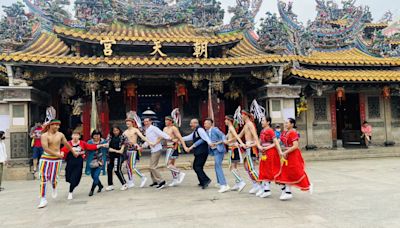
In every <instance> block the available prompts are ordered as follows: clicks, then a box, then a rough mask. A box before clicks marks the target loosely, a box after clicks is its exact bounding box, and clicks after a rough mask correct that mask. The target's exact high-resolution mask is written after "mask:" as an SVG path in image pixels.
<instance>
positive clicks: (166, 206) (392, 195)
mask: <svg viewBox="0 0 400 228" xmlns="http://www.w3.org/2000/svg"><path fill="white" fill-rule="evenodd" d="M399 164H400V158H373V159H359V160H336V161H310V162H308V163H307V170H308V174H309V176H310V179H311V181H312V182H313V183H314V186H315V187H314V194H313V195H310V194H308V193H306V192H300V191H298V190H295V191H294V198H293V200H292V201H286V202H282V201H279V190H278V186H275V185H274V186H273V189H272V191H273V195H272V196H271V197H270V198H265V199H261V198H257V197H255V196H254V195H250V194H248V192H247V191H248V190H249V187H246V188H245V190H244V191H243V192H242V193H240V194H239V193H238V192H228V193H224V194H219V193H217V189H216V188H215V187H214V184H215V181H213V182H212V184H211V186H210V187H209V188H208V189H206V190H202V189H200V188H199V187H197V186H196V185H197V179H196V176H195V173H194V172H193V171H192V170H186V171H185V172H186V174H187V175H186V179H185V180H184V182H183V183H182V185H181V186H179V187H172V188H165V189H163V190H156V189H152V188H150V187H145V188H143V189H139V188H136V187H135V188H134V189H130V190H128V191H125V192H121V191H120V190H119V188H118V189H116V190H114V191H112V192H102V193H97V194H95V195H94V196H93V197H88V195H87V194H88V192H89V188H90V187H89V186H90V184H91V178H90V177H87V176H84V177H83V179H82V182H81V184H80V186H78V188H77V189H76V193H75V195H74V197H75V198H74V199H73V200H72V201H68V200H67V199H66V198H67V189H68V185H67V184H66V183H65V181H64V180H63V178H61V180H60V184H59V190H58V198H57V199H55V200H54V199H51V196H50V195H51V190H50V189H48V196H49V199H48V200H49V205H48V207H47V208H44V209H37V208H36V206H37V204H38V190H39V189H38V188H39V183H38V181H37V180H35V181H8V182H5V184H4V187H5V188H6V190H5V191H3V192H0V205H1V207H0V215H1V218H2V219H0V227H153V228H154V227H285V228H286V227H396V226H398V224H400V217H399V216H398V215H399V214H400V207H399V202H400V193H399V191H398V189H399V188H400V176H399V171H400V166H399ZM206 172H207V173H208V174H209V175H210V177H211V178H212V179H213V180H215V174H214V170H213V169H212V168H208V169H207V170H206ZM146 173H148V172H146ZM225 174H226V176H227V177H228V179H229V182H230V183H233V178H232V176H231V175H230V173H229V172H228V170H227V169H226V168H225ZM242 174H243V175H244V174H245V173H244V172H242ZM163 175H164V177H167V178H170V174H169V173H168V172H167V171H164V172H163ZM114 179H115V181H117V178H116V177H114ZM101 180H102V182H103V184H106V176H102V177H101ZM116 183H117V182H116ZM148 183H150V181H149V182H148ZM117 186H118V187H119V185H117ZM49 190H50V191H49Z"/></svg>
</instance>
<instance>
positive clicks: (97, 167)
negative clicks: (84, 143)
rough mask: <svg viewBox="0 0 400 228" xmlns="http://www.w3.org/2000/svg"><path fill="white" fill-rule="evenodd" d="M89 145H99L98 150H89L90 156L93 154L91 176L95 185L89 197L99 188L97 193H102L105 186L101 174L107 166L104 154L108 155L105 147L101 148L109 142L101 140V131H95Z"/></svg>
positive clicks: (90, 166)
mask: <svg viewBox="0 0 400 228" xmlns="http://www.w3.org/2000/svg"><path fill="white" fill-rule="evenodd" d="M88 144H89V145H99V147H98V149H96V150H88V154H92V159H91V160H90V163H89V168H90V176H91V177H92V180H93V183H92V187H91V189H90V192H89V196H93V193H94V190H95V189H96V187H98V190H97V192H98V193H100V192H101V191H102V190H103V188H104V186H103V184H102V183H101V181H100V173H101V171H102V169H103V166H104V165H105V162H104V159H103V156H104V155H103V154H104V153H106V150H105V148H104V147H101V146H100V145H102V144H107V141H105V140H104V139H102V138H101V132H100V131H99V130H93V132H92V139H91V140H89V141H88Z"/></svg>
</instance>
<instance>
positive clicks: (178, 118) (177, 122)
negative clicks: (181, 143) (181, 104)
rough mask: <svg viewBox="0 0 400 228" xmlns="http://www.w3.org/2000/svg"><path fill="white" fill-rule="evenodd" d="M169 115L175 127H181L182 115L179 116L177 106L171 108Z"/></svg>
mask: <svg viewBox="0 0 400 228" xmlns="http://www.w3.org/2000/svg"><path fill="white" fill-rule="evenodd" d="M171 117H172V119H173V121H174V123H175V125H176V126H177V127H181V124H182V117H181V113H180V112H179V108H175V109H174V110H172V112H171Z"/></svg>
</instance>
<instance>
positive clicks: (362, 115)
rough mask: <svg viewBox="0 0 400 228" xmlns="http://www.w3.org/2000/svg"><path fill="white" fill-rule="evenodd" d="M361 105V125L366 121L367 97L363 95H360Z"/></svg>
mask: <svg viewBox="0 0 400 228" xmlns="http://www.w3.org/2000/svg"><path fill="white" fill-rule="evenodd" d="M359 103H360V120H361V123H362V122H364V121H365V119H366V116H365V95H364V94H363V93H360V94H359Z"/></svg>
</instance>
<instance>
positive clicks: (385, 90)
mask: <svg viewBox="0 0 400 228" xmlns="http://www.w3.org/2000/svg"><path fill="white" fill-rule="evenodd" d="M382 95H383V98H385V99H389V98H390V87H389V86H384V87H383V91H382Z"/></svg>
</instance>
